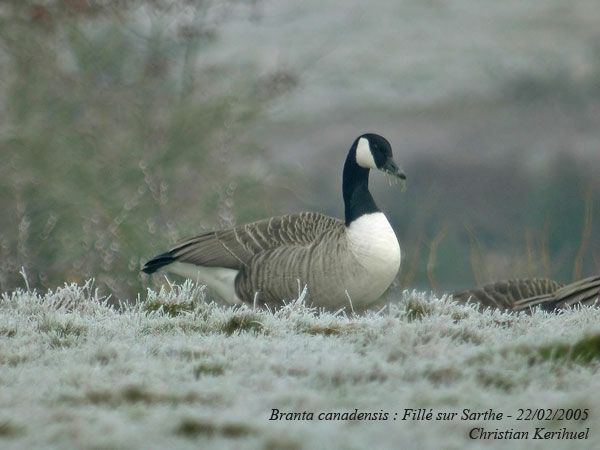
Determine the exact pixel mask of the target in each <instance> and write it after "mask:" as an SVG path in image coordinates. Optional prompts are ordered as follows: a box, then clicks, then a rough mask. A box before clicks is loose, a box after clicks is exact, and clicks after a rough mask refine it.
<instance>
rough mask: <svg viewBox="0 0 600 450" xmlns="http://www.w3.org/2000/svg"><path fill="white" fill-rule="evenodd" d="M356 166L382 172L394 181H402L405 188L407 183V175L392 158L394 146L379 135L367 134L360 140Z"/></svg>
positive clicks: (357, 145) (357, 147)
mask: <svg viewBox="0 0 600 450" xmlns="http://www.w3.org/2000/svg"><path fill="white" fill-rule="evenodd" d="M356 164H358V165H359V166H360V167H362V168H364V169H377V170H381V171H382V172H384V173H386V174H387V175H390V176H391V177H392V179H393V180H401V182H402V183H403V187H404V185H405V183H406V175H404V172H402V170H401V169H400V168H399V167H398V165H397V164H396V162H395V161H394V158H393V156H392V146H391V145H390V143H389V142H388V140H387V139H386V138H384V137H383V136H379V135H378V134H374V133H367V134H363V135H362V136H360V137H359V138H358V142H357V144H356Z"/></svg>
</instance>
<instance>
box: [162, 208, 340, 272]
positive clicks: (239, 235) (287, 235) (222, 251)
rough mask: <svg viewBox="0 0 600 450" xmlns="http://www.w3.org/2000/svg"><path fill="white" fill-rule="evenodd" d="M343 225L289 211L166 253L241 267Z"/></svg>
mask: <svg viewBox="0 0 600 450" xmlns="http://www.w3.org/2000/svg"><path fill="white" fill-rule="evenodd" d="M339 226H343V224H342V222H341V221H340V220H338V219H335V218H333V217H329V216H325V215H323V214H319V213H314V212H302V213H298V214H289V215H285V216H279V217H271V218H270V219H264V220H260V221H258V222H252V223H249V224H246V225H240V226H238V227H234V228H229V229H226V230H219V231H211V232H208V233H204V234H201V235H199V236H196V237H193V238H191V239H188V240H185V241H183V242H181V243H180V244H179V245H177V246H176V247H175V248H173V249H172V250H171V251H170V252H168V254H169V256H170V257H171V258H172V260H173V261H179V262H183V263H190V264H195V265H198V266H205V267H226V268H231V269H242V268H244V267H245V266H246V265H247V264H248V263H249V261H250V259H251V258H252V257H253V256H255V255H256V254H258V253H261V252H263V251H266V250H270V249H274V248H277V247H280V246H285V245H310V244H311V243H312V242H313V241H314V240H315V239H316V238H317V237H319V236H320V235H321V234H323V233H324V232H325V231H327V230H329V229H331V228H334V227H339Z"/></svg>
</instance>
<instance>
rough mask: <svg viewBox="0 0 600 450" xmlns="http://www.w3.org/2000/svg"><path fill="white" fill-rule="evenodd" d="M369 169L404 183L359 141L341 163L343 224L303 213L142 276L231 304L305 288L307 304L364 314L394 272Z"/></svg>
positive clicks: (169, 259) (396, 251)
mask: <svg viewBox="0 0 600 450" xmlns="http://www.w3.org/2000/svg"><path fill="white" fill-rule="evenodd" d="M370 169H378V170H380V171H382V172H384V173H386V174H388V175H391V176H392V177H393V179H394V180H398V179H399V180H401V182H402V183H403V184H405V183H406V181H405V180H406V176H405V175H404V173H402V171H401V170H400V169H399V168H398V166H397V165H396V163H395V162H394V160H393V158H392V148H391V146H390V143H389V142H388V141H387V140H386V139H385V138H383V137H382V136H379V135H377V134H372V133H367V134H363V135H362V136H359V137H358V138H356V140H355V141H354V143H353V144H352V147H350V151H349V152H348V156H347V157H346V162H345V164H344V171H343V176H342V193H343V198H344V206H345V222H342V221H341V220H338V219H335V218H333V217H328V216H325V215H323V214H320V213H315V212H302V213H298V214H290V215H284V216H280V217H272V218H270V219H265V220H261V221H258V222H253V223H249V224H247V225H242V226H238V227H235V228H230V229H226V230H219V231H211V232H208V233H203V234H201V235H199V236H196V237H194V238H191V239H188V240H186V241H184V242H181V243H180V244H179V245H177V246H176V247H175V248H173V249H172V250H170V251H168V252H166V253H162V254H160V255H158V256H155V257H154V258H152V259H151V260H150V261H148V262H147V263H146V265H145V266H144V268H143V269H142V270H143V271H144V272H146V273H148V274H150V273H153V272H155V271H157V270H159V269H162V268H164V269H166V270H167V271H170V272H173V273H176V274H179V275H182V276H184V277H187V278H190V279H193V280H198V281H200V282H202V283H204V284H206V285H207V286H208V287H209V288H210V289H212V290H213V291H214V292H215V293H216V294H217V295H218V296H219V297H221V298H223V299H224V300H226V301H228V302H230V303H233V304H239V303H242V302H245V303H248V304H259V305H267V306H269V307H278V306H281V305H282V304H283V301H284V300H290V299H294V298H296V297H297V296H298V293H299V292H298V289H299V286H300V287H304V286H306V287H307V304H309V305H312V306H317V307H324V308H326V309H329V310H335V309H339V308H342V307H345V306H350V307H351V309H353V310H354V311H361V310H364V309H366V308H367V307H368V306H369V305H371V304H372V303H373V302H374V301H375V300H377V299H378V298H379V297H380V296H381V295H382V294H383V293H384V291H385V290H386V289H387V288H388V287H389V285H390V284H391V283H392V281H393V280H394V278H395V277H396V274H397V273H398V269H399V268H400V245H399V244H398V240H397V238H396V235H395V233H394V230H393V229H392V227H391V226H390V223H389V222H388V220H387V218H386V217H385V215H384V214H383V213H382V212H381V210H380V209H379V208H378V207H377V205H376V204H375V201H374V200H373V197H372V196H371V193H370V192H369V170H370ZM403 187H404V186H403Z"/></svg>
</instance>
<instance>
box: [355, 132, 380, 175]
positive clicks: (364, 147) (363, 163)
mask: <svg viewBox="0 0 600 450" xmlns="http://www.w3.org/2000/svg"><path fill="white" fill-rule="evenodd" d="M356 164H358V165H359V166H360V167H364V168H365V169H377V165H376V164H375V160H374V159H373V154H372V153H371V146H370V145H369V141H368V140H367V138H364V137H363V138H360V139H359V140H358V145H357V146H356Z"/></svg>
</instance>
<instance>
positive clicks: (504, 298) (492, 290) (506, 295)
mask: <svg viewBox="0 0 600 450" xmlns="http://www.w3.org/2000/svg"><path fill="white" fill-rule="evenodd" d="M561 286H562V284H560V283H558V282H556V281H554V280H548V279H545V278H533V279H522V280H507V281H498V282H496V283H490V284H486V285H485V286H482V287H479V288H475V289H468V290H466V291H462V292H457V293H455V294H453V297H454V298H455V299H456V300H459V301H462V302H466V301H468V300H471V301H472V302H474V303H479V305H480V306H482V307H486V306H489V307H492V308H498V309H502V310H513V309H525V305H524V304H523V303H524V300H527V304H528V306H535V305H537V304H540V303H543V302H544V301H547V300H548V299H550V298H552V295H553V294H554V292H555V291H556V290H557V289H559V288H560V287H561ZM519 302H521V307H519V308H515V304H517V303H519Z"/></svg>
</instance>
